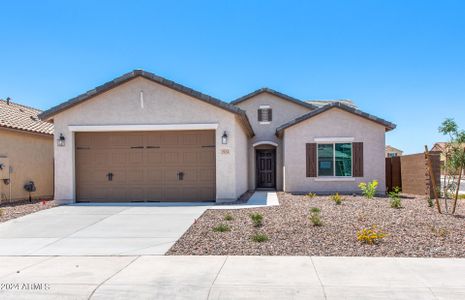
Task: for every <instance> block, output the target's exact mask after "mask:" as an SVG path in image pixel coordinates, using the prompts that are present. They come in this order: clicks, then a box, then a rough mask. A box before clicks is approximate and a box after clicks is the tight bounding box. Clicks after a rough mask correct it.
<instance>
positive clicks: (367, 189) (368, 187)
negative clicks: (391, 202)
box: [358, 180, 378, 199]
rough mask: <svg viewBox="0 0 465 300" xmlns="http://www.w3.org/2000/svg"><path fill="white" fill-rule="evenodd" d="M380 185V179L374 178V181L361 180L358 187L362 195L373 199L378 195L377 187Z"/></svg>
mask: <svg viewBox="0 0 465 300" xmlns="http://www.w3.org/2000/svg"><path fill="white" fill-rule="evenodd" d="M377 186H378V181H377V180H373V181H372V182H368V183H365V182H360V184H359V185H358V187H359V188H360V190H361V191H362V195H363V196H365V197H366V198H367V199H373V197H374V196H375V195H376V188H377Z"/></svg>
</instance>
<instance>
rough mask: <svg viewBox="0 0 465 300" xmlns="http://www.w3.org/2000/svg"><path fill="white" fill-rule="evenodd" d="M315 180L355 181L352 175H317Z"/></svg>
mask: <svg viewBox="0 0 465 300" xmlns="http://www.w3.org/2000/svg"><path fill="white" fill-rule="evenodd" d="M315 181H355V178H354V177H317V178H315Z"/></svg>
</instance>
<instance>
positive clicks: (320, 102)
mask: <svg viewBox="0 0 465 300" xmlns="http://www.w3.org/2000/svg"><path fill="white" fill-rule="evenodd" d="M305 102H307V103H310V104H313V105H315V106H317V107H323V106H325V105H328V104H331V103H334V102H341V103H342V104H345V105H347V106H352V107H355V108H357V105H355V103H354V102H352V100H349V99H335V100H305Z"/></svg>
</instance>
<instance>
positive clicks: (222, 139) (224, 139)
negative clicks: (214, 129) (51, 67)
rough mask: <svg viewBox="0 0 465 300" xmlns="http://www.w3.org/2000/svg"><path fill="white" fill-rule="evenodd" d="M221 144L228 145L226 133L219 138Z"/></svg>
mask: <svg viewBox="0 0 465 300" xmlns="http://www.w3.org/2000/svg"><path fill="white" fill-rule="evenodd" d="M221 143H222V144H224V145H226V144H227V143H228V134H227V133H226V131H225V132H224V133H223V136H221Z"/></svg>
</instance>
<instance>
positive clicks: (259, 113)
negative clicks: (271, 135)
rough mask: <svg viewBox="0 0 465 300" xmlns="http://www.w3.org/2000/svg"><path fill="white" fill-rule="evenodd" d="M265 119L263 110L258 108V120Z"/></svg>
mask: <svg viewBox="0 0 465 300" xmlns="http://www.w3.org/2000/svg"><path fill="white" fill-rule="evenodd" d="M262 121H263V114H262V110H261V109H259V110H258V122H262Z"/></svg>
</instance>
